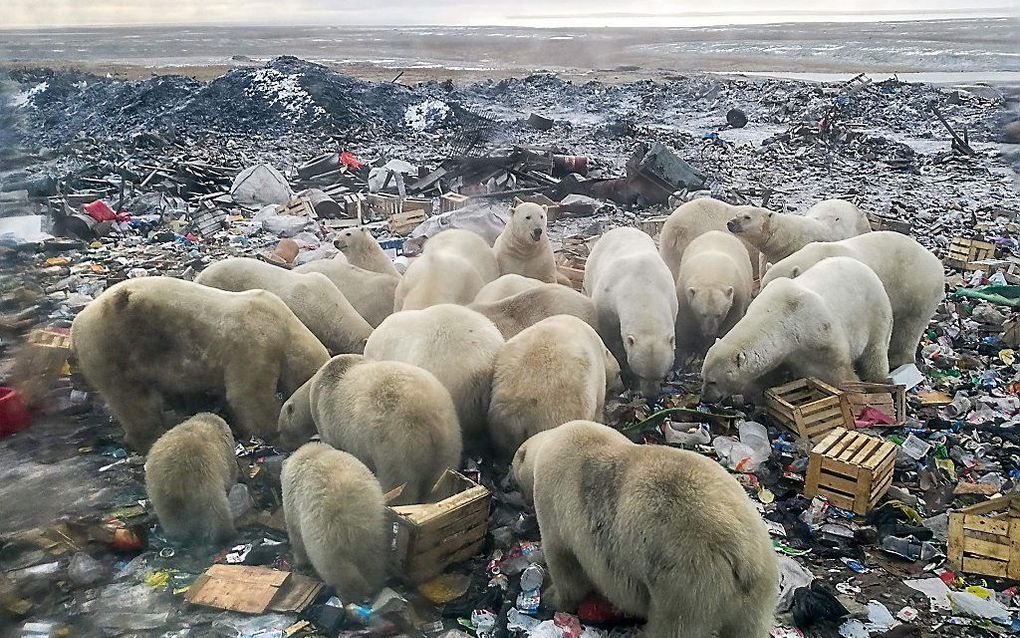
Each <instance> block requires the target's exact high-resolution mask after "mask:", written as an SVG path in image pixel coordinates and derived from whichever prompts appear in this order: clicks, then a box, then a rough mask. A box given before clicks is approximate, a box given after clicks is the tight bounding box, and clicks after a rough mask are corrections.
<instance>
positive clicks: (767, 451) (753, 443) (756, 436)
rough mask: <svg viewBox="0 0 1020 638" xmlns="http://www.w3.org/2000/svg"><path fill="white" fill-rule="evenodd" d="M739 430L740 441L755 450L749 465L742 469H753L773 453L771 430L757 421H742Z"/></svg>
mask: <svg viewBox="0 0 1020 638" xmlns="http://www.w3.org/2000/svg"><path fill="white" fill-rule="evenodd" d="M739 430H740V442H741V443H743V444H744V445H746V446H747V447H749V448H751V449H752V450H753V451H754V453H753V454H752V455H751V458H750V461H748V463H747V465H746V466H745V467H743V468H740V469H743V470H745V471H753V470H755V469H757V467H758V466H759V465H761V464H762V463H764V462H765V461H766V460H767V459H768V458H769V456H771V455H772V444H771V443H770V442H769V432H768V430H766V429H765V426H764V425H762V424H761V423H758V422H756V421H744V422H742V423H741V424H740V428H739Z"/></svg>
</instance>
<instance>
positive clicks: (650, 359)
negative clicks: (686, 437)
mask: <svg viewBox="0 0 1020 638" xmlns="http://www.w3.org/2000/svg"><path fill="white" fill-rule="evenodd" d="M584 291H585V292H586V293H587V294H589V295H590V296H591V299H592V302H593V303H594V304H595V312H596V315H597V317H598V332H599V335H601V336H602V340H603V341H605V343H606V345H607V346H609V350H610V352H612V353H613V355H614V356H615V357H616V359H617V361H619V362H620V365H621V366H622V365H623V362H624V361H626V362H627V367H628V369H629V372H630V373H631V374H632V375H633V376H634V377H636V385H637V387H638V389H639V390H640V391H641V392H642V394H644V395H645V396H648V397H652V396H656V395H657V394H658V391H659V386H660V385H661V384H662V381H663V379H664V378H665V377H666V375H667V374H668V373H669V371H670V369H671V368H672V367H673V360H674V358H675V351H674V348H675V330H676V313H677V299H676V284H675V282H674V281H673V276H672V275H671V274H670V272H669V268H668V267H667V266H666V264H665V262H663V261H662V257H660V256H659V253H658V251H657V250H656V248H655V242H653V241H652V238H651V237H649V236H648V235H647V234H645V233H643V232H641V231H640V230H638V229H636V228H614V229H612V230H610V231H609V232H607V233H605V234H604V235H602V237H600V238H599V239H598V241H597V242H595V246H593V247H592V249H591V254H590V255H589V256H588V261H587V264H586V265H585V271H584Z"/></svg>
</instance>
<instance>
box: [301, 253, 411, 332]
mask: <svg viewBox="0 0 1020 638" xmlns="http://www.w3.org/2000/svg"><path fill="white" fill-rule="evenodd" d="M337 256H338V257H339V259H337V258H336V257H334V258H332V259H316V260H315V261H310V262H308V263H307V264H302V265H300V266H298V267H297V268H295V269H294V272H298V273H312V272H317V273H320V274H323V275H325V276H326V278H327V279H329V280H330V281H331V282H333V285H334V286H336V287H337V288H338V289H339V290H340V293H341V294H343V296H344V297H346V298H347V300H348V301H349V302H351V305H352V306H354V309H355V310H356V311H357V312H358V314H359V315H361V316H362V317H363V318H364V319H365V321H367V322H368V325H369V326H371V327H372V328H376V327H378V326H379V324H380V323H382V320H383V319H385V318H386V317H389V316H390V315H391V314H393V297H394V294H395V293H396V291H397V284H398V283H400V277H398V276H396V275H390V274H386V273H380V272H375V271H374V270H366V269H364V268H359V267H358V266H353V265H351V264H349V263H347V260H346V259H345V258H344V256H343V253H338V255H337Z"/></svg>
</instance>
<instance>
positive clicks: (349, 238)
mask: <svg viewBox="0 0 1020 638" xmlns="http://www.w3.org/2000/svg"><path fill="white" fill-rule="evenodd" d="M369 238H371V235H370V234H369V232H368V229H367V228H364V227H362V228H348V229H347V230H345V231H342V232H341V233H340V234H339V235H337V236H336V239H334V240H333V245H334V246H336V247H337V248H339V249H340V250H341V252H346V251H348V250H351V249H357V248H358V247H361V246H364V245H365V244H366V242H367V241H368V240H369Z"/></svg>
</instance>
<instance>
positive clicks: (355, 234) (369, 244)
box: [333, 226, 400, 277]
mask: <svg viewBox="0 0 1020 638" xmlns="http://www.w3.org/2000/svg"><path fill="white" fill-rule="evenodd" d="M333 245H334V246H336V247H337V248H338V249H340V252H341V253H342V254H343V256H344V257H345V258H346V259H347V263H349V264H351V265H352V266H357V267H358V268H364V269H365V270H371V271H374V272H381V273H383V274H386V275H392V276H394V277H399V276H400V273H399V272H398V271H397V268H396V266H394V265H393V261H392V260H391V259H390V258H389V257H387V256H386V253H384V252H383V249H382V247H381V246H379V242H378V241H376V239H375V237H373V236H372V233H371V231H369V230H368V229H367V228H365V227H364V226H361V227H359V228H348V229H346V230H342V231H340V232H339V233H338V234H337V236H336V239H334V240H333Z"/></svg>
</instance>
